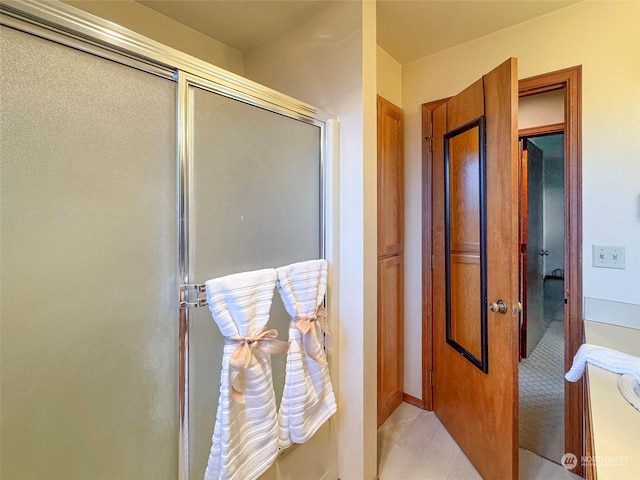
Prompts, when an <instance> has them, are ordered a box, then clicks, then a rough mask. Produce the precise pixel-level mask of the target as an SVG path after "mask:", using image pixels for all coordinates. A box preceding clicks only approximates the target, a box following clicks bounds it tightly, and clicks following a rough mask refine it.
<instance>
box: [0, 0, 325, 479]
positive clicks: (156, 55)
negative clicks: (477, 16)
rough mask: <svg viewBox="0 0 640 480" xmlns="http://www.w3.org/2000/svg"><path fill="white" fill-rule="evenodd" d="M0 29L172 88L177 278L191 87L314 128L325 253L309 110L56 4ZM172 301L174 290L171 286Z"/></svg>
mask: <svg viewBox="0 0 640 480" xmlns="http://www.w3.org/2000/svg"><path fill="white" fill-rule="evenodd" d="M0 25H4V26H6V27H9V28H13V29H15V30H19V31H22V32H25V33H29V34H31V35H35V36H38V37H41V38H44V39H47V40H50V41H53V42H56V43H59V44H62V45H65V46H69V47H72V48H75V49H77V50H80V51H83V52H86V53H90V54H92V55H96V56H99V57H102V58H106V59H109V60H112V61H115V62H118V63H121V64H123V65H126V66H129V67H133V68H136V69H138V70H141V71H144V72H147V73H151V74H153V75H158V76H160V77H163V78H166V79H171V80H173V81H174V82H176V83H177V88H176V107H177V108H176V115H177V123H176V128H177V151H176V157H177V181H178V199H177V214H178V232H177V236H178V252H177V255H178V270H179V279H180V283H181V285H188V284H189V283H190V281H191V280H192V279H191V278H190V276H189V252H188V246H189V195H190V177H189V174H190V168H191V165H192V162H193V154H192V152H193V149H192V147H191V146H192V140H193V126H192V123H191V122H192V112H191V111H190V108H189V88H191V87H197V88H202V89H205V90H208V91H211V92H213V93H216V94H220V95H224V96H226V97H229V98H233V99H235V100H239V101H241V102H244V103H247V104H249V105H253V106H255V107H258V108H262V109H264V110H268V111H270V112H273V113H276V114H279V115H283V116H286V117H289V118H292V119H295V120H299V121H301V122H305V123H309V124H312V125H315V126H317V127H319V128H320V130H321V131H320V164H319V166H318V168H319V169H320V212H318V213H319V219H320V239H319V241H320V252H319V255H320V257H321V258H324V257H325V245H326V238H325V232H326V203H325V202H326V193H325V192H326V187H327V186H326V169H327V158H328V155H329V152H333V148H332V145H331V144H330V143H331V142H332V141H333V135H328V133H329V129H328V128H327V126H328V125H327V124H328V123H330V122H332V117H331V116H330V115H328V114H327V113H325V112H323V111H321V110H318V109H316V108H315V107H313V106H311V105H309V104H307V103H304V102H301V101H299V100H296V99H294V98H292V97H289V96H287V95H284V94H282V93H280V92H277V91H275V90H272V89H270V88H268V87H265V86H263V85H260V84H258V83H255V82H252V81H251V80H248V79H246V78H243V77H241V76H239V75H236V74H234V73H231V72H229V71H227V70H224V69H222V68H219V67H216V66H214V65H211V64H209V63H207V62H204V61H202V60H199V59H197V58H195V57H192V56H191V55H188V54H185V53H183V52H180V51H178V50H175V49H173V48H171V47H168V46H166V45H163V44H161V43H159V42H156V41H154V40H151V39H149V38H147V37H144V36H143V35H140V34H138V33H135V32H133V31H131V30H128V29H126V28H124V27H121V26H119V25H116V24H114V23H112V22H109V21H106V20H104V19H101V18H99V17H96V16H94V15H91V14H89V13H86V12H84V11H82V10H79V9H77V8H75V7H72V6H70V5H67V4H64V3H61V2H57V1H56V2H47V3H39V2H37V1H34V0H16V1H12V2H11V3H10V4H9V3H5V2H3V1H1V0H0ZM176 290H177V291H176V294H177V295H179V290H180V289H179V285H176ZM178 325H179V328H178V332H179V333H178V343H179V344H178V408H179V433H178V444H179V452H178V478H179V479H180V480H187V479H188V478H189V307H181V308H180V310H179V312H178Z"/></svg>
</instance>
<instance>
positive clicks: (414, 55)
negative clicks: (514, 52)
mask: <svg viewBox="0 0 640 480" xmlns="http://www.w3.org/2000/svg"><path fill="white" fill-rule="evenodd" d="M327 1H332V0H284V1H283V0H195V1H194V0H170V1H166V0H138V2H139V3H142V4H143V5H145V6H147V7H149V8H151V9H153V10H155V11H157V12H158V13H161V14H163V15H165V16H167V17H170V18H172V19H174V20H176V21H178V22H180V23H182V24H184V25H187V26H189V27H191V28H193V29H194V30H197V31H199V32H200V33H203V34H205V35H207V36H209V37H212V38H215V39H216V40H219V41H220V42H222V43H225V44H227V45H229V46H231V47H233V48H235V49H237V50H240V51H241V52H245V53H246V52H248V51H250V50H251V49H252V48H254V47H256V46H258V45H260V44H261V43H262V42H264V41H265V40H267V39H268V38H270V37H271V36H273V35H276V34H277V33H279V32H281V31H283V30H285V29H286V28H287V27H288V26H290V25H291V24H293V23H295V22H296V21H298V20H299V19H300V18H302V17H303V16H306V15H310V14H312V13H313V12H315V11H316V10H318V9H321V8H323V7H324V4H325V3H327ZM333 1H341V0H333ZM342 1H344V0H342ZM577 1H578V0H500V1H496V0H455V1H452V0H378V1H377V32H378V34H377V35H378V39H377V40H378V44H379V45H380V46H381V47H382V48H383V49H384V50H386V51H387V53H389V54H390V55H391V56H392V57H393V58H395V59H396V60H397V61H398V62H399V63H401V64H405V63H408V62H411V61H413V60H417V59H418V58H421V57H424V56H427V55H431V54H433V53H436V52H439V51H441V50H444V49H447V48H450V47H453V46H455V45H458V44H461V43H464V42H468V41H470V40H473V39H474V38H478V37H481V36H484V35H488V34H490V33H492V32H495V31H498V30H501V29H503V28H506V27H509V26H511V25H516V24H518V23H522V22H524V21H526V20H529V19H531V18H534V17H538V16H540V15H544V14H546V13H549V12H552V11H554V10H558V9H560V8H563V7H566V6H568V5H571V4H573V3H577Z"/></svg>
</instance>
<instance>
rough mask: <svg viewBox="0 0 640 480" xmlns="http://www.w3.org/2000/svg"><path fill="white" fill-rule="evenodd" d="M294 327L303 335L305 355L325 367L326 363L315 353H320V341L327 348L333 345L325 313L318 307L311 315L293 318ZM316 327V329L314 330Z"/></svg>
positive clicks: (323, 309) (322, 308)
mask: <svg viewBox="0 0 640 480" xmlns="http://www.w3.org/2000/svg"><path fill="white" fill-rule="evenodd" d="M294 321H295V326H296V328H297V329H298V330H300V332H302V335H303V343H304V349H305V351H306V353H307V355H308V356H309V357H311V358H313V359H314V360H315V361H316V362H318V363H319V364H320V365H327V361H326V360H325V359H324V358H322V356H321V355H320V354H318V353H317V352H322V339H321V338H320V335H324V337H325V338H324V344H325V346H326V347H327V348H331V345H333V335H332V334H331V330H330V329H329V323H328V322H327V311H326V310H325V308H324V307H322V306H320V307H318V309H317V310H316V312H315V313H314V314H313V315H308V316H300V317H295V318H294ZM316 325H317V328H316Z"/></svg>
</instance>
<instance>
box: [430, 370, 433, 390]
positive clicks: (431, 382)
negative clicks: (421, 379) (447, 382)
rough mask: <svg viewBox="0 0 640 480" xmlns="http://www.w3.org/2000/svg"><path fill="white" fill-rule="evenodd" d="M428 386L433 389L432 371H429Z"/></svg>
mask: <svg viewBox="0 0 640 480" xmlns="http://www.w3.org/2000/svg"><path fill="white" fill-rule="evenodd" d="M429 386H431V387H433V370H429Z"/></svg>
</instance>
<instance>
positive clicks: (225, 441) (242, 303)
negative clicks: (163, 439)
mask: <svg viewBox="0 0 640 480" xmlns="http://www.w3.org/2000/svg"><path fill="white" fill-rule="evenodd" d="M276 278H277V277H276V271H275V270H274V269H265V270H257V271H254V272H246V273H238V274H234V275H229V276H226V277H221V278H217V279H213V280H209V281H208V282H206V284H205V285H206V292H207V300H208V302H209V309H210V310H211V314H212V316H213V318H214V320H215V322H216V324H217V325H218V327H219V328H220V331H221V332H222V335H224V337H225V346H224V351H223V356H222V376H221V382H220V383H221V385H220V399H219V402H218V411H217V414H216V422H215V426H214V430H213V442H212V446H211V453H210V455H209V461H208V463H207V468H206V471H205V475H204V478H205V480H223V479H224V480H251V479H255V478H258V477H259V476H260V475H261V474H262V473H264V471H265V470H267V469H268V468H269V466H270V465H271V464H272V463H273V462H274V461H275V459H276V456H277V454H278V433H279V430H278V418H277V411H276V402H275V394H274V390H273V379H272V373H271V356H270V355H269V353H267V352H266V351H264V350H263V348H260V347H261V346H262V347H264V346H265V345H267V344H268V342H269V341H270V340H268V339H267V336H266V333H267V332H266V331H265V330H266V324H267V321H268V320H269V311H270V309H271V302H272V300H273V294H274V290H275V282H276ZM257 337H260V338H264V341H262V340H256V338H257ZM247 339H248V340H247ZM243 340H244V341H243ZM285 345H286V344H285ZM265 349H266V350H268V345H267V348H265ZM234 352H235V357H239V358H242V359H243V362H244V360H247V361H248V362H247V365H246V368H240V369H236V368H234V366H233V361H234V360H233V357H234ZM245 354H246V355H245ZM243 362H241V363H243ZM230 363H231V364H230ZM234 385H235V386H236V387H237V388H236V389H234ZM234 390H235V391H234ZM242 402H244V403H242Z"/></svg>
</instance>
